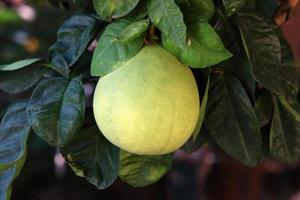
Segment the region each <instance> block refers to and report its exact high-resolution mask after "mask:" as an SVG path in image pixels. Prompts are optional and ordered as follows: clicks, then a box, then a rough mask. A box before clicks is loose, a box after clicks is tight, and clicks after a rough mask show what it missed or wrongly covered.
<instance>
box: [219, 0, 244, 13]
mask: <svg viewBox="0 0 300 200" xmlns="http://www.w3.org/2000/svg"><path fill="white" fill-rule="evenodd" d="M246 1H247V0H223V2H224V7H225V11H226V15H228V16H230V15H233V14H235V13H237V12H238V11H239V10H240V9H241V8H242V7H243V6H244V4H245V3H246Z"/></svg>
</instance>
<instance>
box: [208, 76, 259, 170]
mask: <svg viewBox="0 0 300 200" xmlns="http://www.w3.org/2000/svg"><path fill="white" fill-rule="evenodd" d="M208 98H209V101H208V104H207V115H206V118H205V119H206V120H205V122H206V123H205V124H206V127H207V129H208V132H209V134H210V135H211V136H212V137H213V139H214V140H215V141H216V142H217V144H218V145H219V146H220V147H221V148H222V149H223V150H224V151H226V152H227V153H228V154H229V155H231V156H232V157H234V158H235V159H237V160H239V161H240V162H242V163H244V164H245V165H248V166H254V165H255V164H256V163H257V161H258V159H259V158H260V156H261V143H262V142H261V136H260V130H259V123H258V121H257V119H256V116H255V113H254V110H253V108H252V105H251V102H250V100H249V97H248V95H247V93H246V91H245V89H244V87H243V85H242V84H241V82H240V81H239V80H238V79H237V78H236V77H235V76H233V75H231V74H230V73H226V72H224V73H223V72H218V73H216V74H214V75H213V76H212V77H211V85H210V92H209V97H208Z"/></svg>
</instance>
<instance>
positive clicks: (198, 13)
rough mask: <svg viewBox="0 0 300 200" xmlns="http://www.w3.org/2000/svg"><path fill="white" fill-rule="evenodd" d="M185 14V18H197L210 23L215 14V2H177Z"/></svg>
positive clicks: (191, 0)
mask: <svg viewBox="0 0 300 200" xmlns="http://www.w3.org/2000/svg"><path fill="white" fill-rule="evenodd" d="M176 3H177V4H178V5H179V6H180V9H181V11H182V12H183V13H184V18H185V19H186V18H197V19H198V20H201V21H208V20H210V18H211V17H212V16H213V14H214V12H215V5H214V1H213V0H176Z"/></svg>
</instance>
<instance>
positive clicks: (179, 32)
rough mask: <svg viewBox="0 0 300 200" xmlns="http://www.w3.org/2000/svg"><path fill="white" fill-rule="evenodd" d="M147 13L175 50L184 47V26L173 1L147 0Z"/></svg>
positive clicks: (179, 12) (181, 16)
mask: <svg viewBox="0 0 300 200" xmlns="http://www.w3.org/2000/svg"><path fill="white" fill-rule="evenodd" d="M148 12H149V17H150V19H151V21H152V23H153V24H154V25H155V26H156V27H157V28H158V29H159V30H160V31H161V32H162V34H163V35H164V36H165V37H167V38H169V40H170V41H171V42H172V43H173V44H174V46H176V48H179V49H182V48H184V47H185V44H186V25H185V23H184V20H183V15H182V13H181V11H180V9H179V7H178V6H177V5H176V3H175V2H174V0H149V1H148Z"/></svg>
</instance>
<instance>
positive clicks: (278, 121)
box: [270, 97, 300, 163]
mask: <svg viewBox="0 0 300 200" xmlns="http://www.w3.org/2000/svg"><path fill="white" fill-rule="evenodd" d="M286 103H287V102H285V99H284V98H279V99H278V98H276V97H273V104H274V113H273V120H272V125H271V132H270V154H271V156H272V157H273V158H275V159H277V160H281V161H284V162H287V163H294V162H296V161H298V160H299V157H300V148H299V146H300V120H299V119H296V118H295V116H294V115H293V114H292V113H291V112H290V110H289V109H287V107H286Z"/></svg>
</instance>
